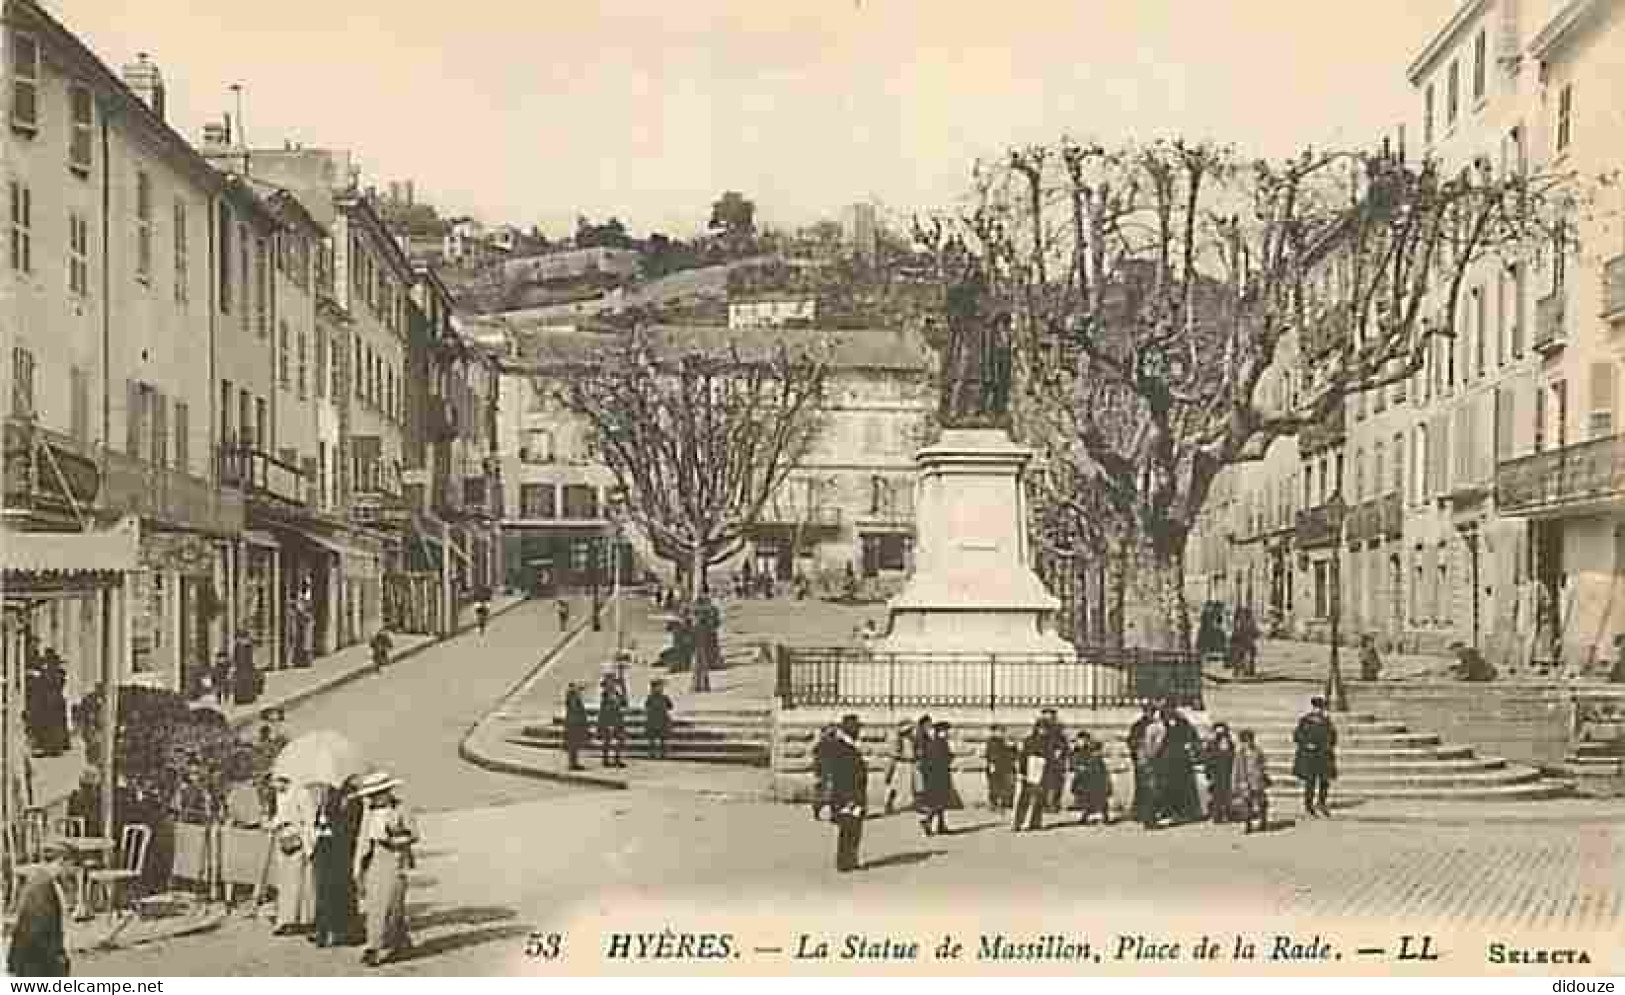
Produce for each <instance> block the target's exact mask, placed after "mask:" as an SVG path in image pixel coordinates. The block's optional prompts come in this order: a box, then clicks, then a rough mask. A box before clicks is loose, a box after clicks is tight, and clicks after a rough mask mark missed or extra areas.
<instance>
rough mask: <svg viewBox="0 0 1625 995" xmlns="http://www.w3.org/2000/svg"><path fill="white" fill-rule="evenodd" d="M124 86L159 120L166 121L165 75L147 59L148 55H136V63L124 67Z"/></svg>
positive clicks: (143, 53)
mask: <svg viewBox="0 0 1625 995" xmlns="http://www.w3.org/2000/svg"><path fill="white" fill-rule="evenodd" d="M123 76H124V85H125V86H127V87H129V88H130V91H131V92H132V93H134V94H135V95H136V96H137V97H140V98H141V102H142V103H144V104H146V105H147V106H148V107H150V108H152V112H153V113H154V114H156V115H158V120H160V121H162V120H163V119H164V74H163V73H161V72H159V71H158V66H157V65H156V64H154V63H153V62H152V60H151V59H149V58H148V57H147V53H145V52H141V53H139V54H137V55H136V57H135V61H134V62H131V63H128V64H126V65H125V67H124V73H123Z"/></svg>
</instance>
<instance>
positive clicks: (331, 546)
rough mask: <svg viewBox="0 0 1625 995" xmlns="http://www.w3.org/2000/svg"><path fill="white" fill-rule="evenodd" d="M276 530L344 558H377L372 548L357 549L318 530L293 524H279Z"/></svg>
mask: <svg viewBox="0 0 1625 995" xmlns="http://www.w3.org/2000/svg"><path fill="white" fill-rule="evenodd" d="M277 530H278V531H279V532H285V533H287V534H288V535H290V536H292V537H293V538H295V539H299V540H302V541H304V542H308V543H310V544H311V545H313V546H317V547H319V548H321V549H325V550H327V551H328V552H329V553H337V554H338V555H340V556H342V557H345V558H346V559H351V558H367V559H377V558H378V554H377V553H376V552H374V551H372V550H367V549H357V548H356V547H354V546H351V545H349V544H347V543H345V542H344V541H343V540H340V539H337V538H334V537H332V536H325V535H322V534H321V533H320V532H312V531H310V530H309V529H301V528H298V527H297V526H293V525H279V526H277Z"/></svg>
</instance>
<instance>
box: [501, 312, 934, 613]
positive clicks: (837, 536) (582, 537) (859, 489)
mask: <svg viewBox="0 0 1625 995" xmlns="http://www.w3.org/2000/svg"><path fill="white" fill-rule="evenodd" d="M651 333H652V334H653V335H654V336H655V337H656V341H657V342H660V343H662V344H664V345H667V346H669V347H670V348H673V349H691V348H699V349H711V348H718V347H721V346H724V345H726V344H727V343H728V342H729V341H730V338H729V336H730V332H729V330H728V329H724V328H716V327H705V328H697V327H674V326H659V327H656V328H654V329H652V330H651ZM758 334H769V333H766V332H760V333H758ZM779 334H793V335H805V336H808V337H809V338H812V337H817V338H820V339H822V340H824V341H826V342H827V343H828V345H829V347H830V362H831V372H830V380H829V384H828V387H827V400H826V404H825V407H824V412H823V414H824V417H825V419H826V421H825V430H824V434H823V436H822V437H821V439H820V441H819V444H818V446H817V447H816V448H815V450H814V451H813V452H812V453H810V454H809V455H808V456H807V458H805V459H804V460H803V461H802V462H801V464H799V465H798V466H797V467H796V468H795V470H794V471H793V472H792V473H791V476H790V478H789V479H788V480H787V481H786V485H785V488H784V489H783V491H782V492H781V493H779V494H778V495H775V497H774V498H773V499H772V500H771V501H770V502H769V503H768V505H767V507H766V508H765V509H764V512H763V515H762V517H761V519H760V520H759V521H758V523H757V524H756V526H755V527H754V528H753V529H752V531H751V534H750V536H749V539H748V541H747V544H746V548H745V550H744V551H743V552H742V553H741V555H740V557H739V558H738V559H736V560H735V561H734V562H732V563H731V564H723V565H721V566H720V567H719V568H718V570H719V572H720V573H726V572H728V571H730V570H732V569H736V568H742V567H743V565H744V563H745V561H746V560H748V561H749V562H750V564H751V567H752V569H753V571H756V572H760V573H766V574H769V575H771V576H774V577H776V578H778V579H779V580H781V581H789V580H791V579H792V578H794V577H795V576H797V575H800V576H802V577H805V578H806V579H808V580H809V581H813V582H819V581H822V582H824V583H826V584H827V585H829V586H831V587H838V586H839V585H840V584H841V583H842V580H843V579H844V577H845V575H846V573H847V571H848V570H850V571H852V573H853V574H855V575H856V576H858V577H861V578H864V579H865V580H866V581H867V582H869V583H870V584H871V585H872V586H873V588H874V589H875V590H876V592H877V593H878V592H881V591H885V590H888V589H890V588H893V587H895V586H897V585H898V584H899V583H900V582H901V580H902V577H903V576H904V575H905V573H906V571H907V570H908V569H909V566H910V561H911V558H912V540H913V480H914V454H915V451H916V450H917V449H918V448H919V447H920V446H921V445H922V444H924V442H925V441H926V434H927V432H928V430H929V424H930V414H931V411H932V406H933V402H934V395H933V394H932V392H931V390H930V388H929V386H928V384H927V369H928V364H929V354H928V353H927V351H926V348H927V347H926V346H925V344H924V343H923V342H922V341H921V340H920V339H919V338H918V337H917V336H916V335H914V334H913V333H911V332H910V333H905V332H891V331H849V332H829V331H817V332H813V331H806V332H793V333H779ZM612 344H613V340H612V339H611V338H610V337H609V336H607V335H598V334H592V333H584V332H564V331H558V330H550V329H538V330H535V331H524V330H521V331H519V332H517V333H516V336H515V339H514V347H513V349H512V350H511V351H510V353H509V355H508V356H507V358H506V359H505V360H504V361H503V364H502V386H501V400H500V402H499V403H498V435H499V438H500V440H501V441H500V443H499V448H500V449H501V451H502V453H503V455H504V458H503V466H502V479H503V483H504V489H505V494H506V497H507V503H506V505H505V507H504V515H503V534H504V546H505V549H504V564H505V567H506V570H507V577H508V583H509V584H510V585H511V586H515V587H534V588H540V589H548V588H551V587H554V586H578V585H587V584H590V583H591V582H592V581H593V579H594V577H595V576H596V573H595V571H596V570H597V569H599V568H598V567H595V564H602V563H604V562H608V561H607V559H606V558H605V557H604V556H603V555H602V554H601V553H600V552H599V550H600V549H601V548H602V547H603V544H604V543H606V542H607V541H608V539H609V537H610V536H611V535H612V534H613V533H614V525H613V523H612V522H611V521H610V519H609V517H608V509H607V508H606V504H607V492H608V491H609V490H610V488H611V487H612V486H613V483H614V481H613V477H612V475H611V474H610V472H609V470H608V469H607V468H606V467H604V466H602V465H601V464H599V463H598V462H597V461H596V460H595V459H594V457H593V454H592V452H591V450H590V447H589V444H588V437H587V434H586V431H585V426H583V425H582V424H580V423H579V422H578V421H577V420H576V419H575V418H574V417H573V416H571V415H570V414H569V413H568V412H567V411H566V410H565V409H564V408H563V407H562V406H561V405H559V404H558V402H557V401H556V399H555V392H556V390H557V386H558V384H559V382H560V381H561V380H562V379H563V378H566V377H568V376H570V375H572V374H574V373H576V372H578V371H580V370H582V369H585V367H586V364H587V363H589V362H590V361H591V359H592V358H593V356H594V355H596V354H598V353H599V351H600V350H603V349H605V348H607V347H610V346H612ZM627 539H628V543H629V547H628V548H627V549H626V550H625V551H623V553H622V555H623V557H626V558H627V561H626V563H625V564H623V565H624V566H626V567H627V568H628V569H630V565H631V564H630V557H631V554H632V550H633V549H635V550H636V552H637V553H638V555H639V557H640V558H641V559H642V560H643V561H644V562H645V563H646V564H648V565H651V566H653V565H656V564H657V563H658V561H656V560H655V559H654V558H653V556H652V553H651V551H650V550H649V549H648V548H647V546H646V544H645V543H644V542H643V541H642V540H641V539H640V538H639V537H638V536H637V535H636V534H635V532H629V533H628V535H627Z"/></svg>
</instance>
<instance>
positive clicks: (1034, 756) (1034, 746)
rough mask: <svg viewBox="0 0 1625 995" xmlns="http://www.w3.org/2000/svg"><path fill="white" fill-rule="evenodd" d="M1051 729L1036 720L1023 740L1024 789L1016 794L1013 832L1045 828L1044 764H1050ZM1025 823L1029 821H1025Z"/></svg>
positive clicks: (1022, 769)
mask: <svg viewBox="0 0 1625 995" xmlns="http://www.w3.org/2000/svg"><path fill="white" fill-rule="evenodd" d="M1047 735H1048V730H1046V729H1045V727H1044V720H1043V719H1042V718H1039V719H1037V720H1036V721H1034V722H1033V731H1032V732H1030V733H1028V734H1027V738H1026V739H1025V740H1023V741H1022V744H1021V757H1020V763H1021V770H1020V772H1021V793H1020V794H1018V795H1017V796H1016V821H1015V823H1014V824H1012V825H1011V827H1010V830H1011V831H1012V832H1017V833H1019V832H1021V831H1022V830H1023V829H1025V830H1027V831H1029V832H1031V831H1032V830H1034V829H1043V828H1044V797H1043V796H1044V768H1045V767H1046V766H1047V765H1048V760H1047V757H1048V755H1049V744H1048V742H1047V741H1046V738H1047ZM1023 823H1025V825H1024V824H1023Z"/></svg>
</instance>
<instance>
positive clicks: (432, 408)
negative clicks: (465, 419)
mask: <svg viewBox="0 0 1625 995" xmlns="http://www.w3.org/2000/svg"><path fill="white" fill-rule="evenodd" d="M428 415H429V418H428V421H429V424H428V425H427V426H426V427H427V429H428V432H429V439H430V441H432V442H444V441H446V440H448V439H455V438H456V437H457V430H458V418H457V406H456V405H455V404H452V403H451V399H450V398H445V397H431V398H429V406H428Z"/></svg>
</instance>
